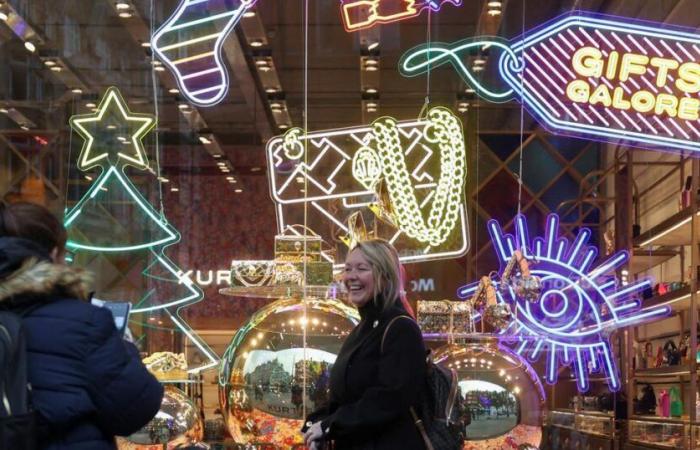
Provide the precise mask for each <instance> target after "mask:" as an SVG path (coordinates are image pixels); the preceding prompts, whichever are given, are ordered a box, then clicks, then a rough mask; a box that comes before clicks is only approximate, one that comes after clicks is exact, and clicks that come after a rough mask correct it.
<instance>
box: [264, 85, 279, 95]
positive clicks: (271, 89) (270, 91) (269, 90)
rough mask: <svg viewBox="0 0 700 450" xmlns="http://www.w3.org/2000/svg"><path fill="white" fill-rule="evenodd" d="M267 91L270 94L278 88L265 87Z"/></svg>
mask: <svg viewBox="0 0 700 450" xmlns="http://www.w3.org/2000/svg"><path fill="white" fill-rule="evenodd" d="M265 92H267V93H268V94H274V93H275V92H277V88H273V87H269V88H265Z"/></svg>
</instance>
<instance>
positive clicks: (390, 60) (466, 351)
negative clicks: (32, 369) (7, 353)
mask: <svg viewBox="0 0 700 450" xmlns="http://www.w3.org/2000/svg"><path fill="white" fill-rule="evenodd" d="M698 27H700V4H698V3H697V1H695V0H502V1H491V0H432V1H427V0H416V1H409V0H342V1H341V0H93V1H85V0H61V1H46V0H44V1H42V0H0V63H1V64H2V66H3V67H4V70H2V71H0V193H1V194H2V200H3V201H4V202H7V203H11V202H17V201H30V202H35V203H40V204H43V205H45V206H47V207H48V208H49V209H51V211H52V212H54V213H55V214H56V215H57V216H58V217H61V218H62V219H63V221H64V225H65V226H66V229H67V231H68V238H69V240H68V251H69V252H68V255H67V258H66V259H67V262H66V263H67V264H73V265H76V266H78V267H84V268H87V269H88V270H90V271H92V272H93V273H94V274H95V275H96V282H95V286H94V289H95V298H96V299H98V300H102V301H106V302H110V303H117V304H129V307H130V314H129V319H128V331H127V334H128V337H129V338H130V339H132V340H133V341H134V342H135V343H136V344H137V347H138V348H139V351H140V352H141V354H142V356H143V360H144V363H145V364H146V365H147V367H148V368H149V370H151V371H152V372H153V373H154V374H155V375H156V376H157V377H159V379H160V380H161V381H162V382H163V383H164V384H165V385H166V396H165V399H164V401H163V406H162V408H161V412H160V413H159V415H158V416H156V418H155V419H154V420H153V421H152V422H151V423H150V424H149V425H147V426H146V427H145V428H144V429H143V430H141V431H139V432H137V433H135V434H134V435H131V436H128V437H120V438H119V440H118V445H119V448H120V449H121V450H126V449H140V450H155V449H175V448H212V449H244V448H245V449H259V450H263V449H264V450H272V449H274V450H277V449H279V450H282V449H285V450H286V449H301V448H304V446H303V437H302V435H301V434H300V432H299V430H300V428H301V426H302V424H303V420H304V417H305V416H306V415H307V414H308V413H309V412H311V411H313V410H314V409H315V408H317V407H319V405H321V404H323V403H324V402H325V401H327V396H328V386H327V384H328V374H329V372H330V370H331V368H332V366H333V363H334V361H335V357H336V355H337V353H338V351H339V349H340V346H341V345H342V342H343V339H344V338H345V336H347V334H348V333H349V332H350V331H351V330H352V329H353V327H355V325H356V324H357V323H358V321H359V315H358V312H357V310H356V309H355V308H354V307H353V306H351V305H350V304H349V303H347V302H344V296H345V293H346V292H345V288H344V286H343V285H342V283H341V282H340V277H341V275H340V274H341V272H342V268H343V263H344V258H345V256H346V254H347V253H348V249H349V248H351V247H352V245H353V244H354V243H355V242H357V241H359V240H363V239H369V238H375V237H378V238H383V239H387V240H389V241H390V242H391V243H392V244H394V245H395V247H396V248H397V250H398V252H399V255H400V259H401V262H402V263H403V264H404V267H405V272H406V280H405V286H404V288H405V291H406V295H407V298H408V300H409V302H410V304H411V305H412V308H413V309H414V310H415V312H416V315H417V321H418V323H419V325H420V326H421V328H422V331H423V337H424V340H425V342H426V344H427V345H428V347H430V348H431V349H432V351H433V356H434V358H435V361H437V362H438V363H440V364H441V365H443V366H444V367H448V368H450V369H454V370H455V371H456V372H457V374H458V377H459V386H460V392H461V395H462V397H463V401H464V403H465V404H466V405H468V409H469V413H470V416H471V423H470V424H469V425H468V426H466V428H465V430H464V436H465V441H464V447H463V448H465V449H470V450H472V449H473V450H476V449H484V450H486V449H488V450H501V449H503V450H505V449H519V450H526V449H533V448H538V449H543V450H545V449H552V450H554V449H567V450H568V449H580V450H606V449H610V450H613V449H626V450H646V449H686V450H691V449H700V392H699V389H700V386H699V385H698V381H699V380H698V363H699V362H700V350H699V349H698V348H697V347H698V345H697V344H698V330H699V329H700V327H698V326H697V325H693V323H696V324H697V323H698V308H699V307H700V305H699V304H698V300H699V298H698V292H699V291H698V289H699V288H700V287H699V286H698V282H697V280H698V277H699V276H700V270H699V269H698V268H700V254H699V253H698V251H699V250H700V247H699V244H700V210H699V209H698V197H699V196H700V163H699V161H700V160H699V159H698V156H699V154H698V152H700V146H699V145H698V144H697V140H698V138H699V137H700V122H698V120H699V119H700V118H699V117H698V110H700V100H698V92H699V91H700V65H699V64H700V62H699V61H700V31H698ZM693 193H698V194H696V195H693Z"/></svg>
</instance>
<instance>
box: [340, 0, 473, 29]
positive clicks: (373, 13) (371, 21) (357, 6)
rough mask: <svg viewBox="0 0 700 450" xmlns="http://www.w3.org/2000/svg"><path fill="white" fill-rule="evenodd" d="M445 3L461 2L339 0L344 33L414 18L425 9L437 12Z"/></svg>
mask: <svg viewBox="0 0 700 450" xmlns="http://www.w3.org/2000/svg"><path fill="white" fill-rule="evenodd" d="M445 3H451V4H453V5H455V6H461V5H462V0H405V1H396V0H340V10H341V15H342V17H343V24H344V25H345V30H346V31H358V30H362V29H366V28H371V27H373V26H374V25H377V24H383V23H391V22H397V21H399V20H405V19H409V18H411V17H416V16H417V15H419V14H420V13H421V12H423V11H424V10H426V9H429V10H431V11H435V12H436V11H439V10H440V8H442V6H443V5H444V4H445Z"/></svg>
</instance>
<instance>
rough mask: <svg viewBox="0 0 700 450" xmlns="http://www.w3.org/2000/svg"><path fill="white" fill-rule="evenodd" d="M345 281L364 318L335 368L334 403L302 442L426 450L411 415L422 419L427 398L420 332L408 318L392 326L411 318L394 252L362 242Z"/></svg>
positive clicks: (348, 449) (344, 449)
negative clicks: (413, 409)
mask: <svg viewBox="0 0 700 450" xmlns="http://www.w3.org/2000/svg"><path fill="white" fill-rule="evenodd" d="M343 282H344V284H345V286H346V287H347V290H348V293H349V294H348V297H349V300H350V302H352V303H353V304H354V305H355V306H357V307H358V309H359V312H360V317H361V320H360V323H359V324H358V325H357V326H356V327H355V328H354V329H353V330H352V332H351V333H350V334H349V335H348V337H347V339H346V340H345V342H344V343H343V346H342V347H341V349H340V352H339V354H338V357H337V359H336V361H335V364H334V365H333V368H332V369H331V374H330V401H329V403H328V406H327V407H325V408H322V409H319V410H317V411H314V412H313V413H311V414H310V415H309V417H308V418H307V419H306V425H305V427H304V429H303V430H302V431H303V432H304V441H305V443H306V445H308V446H309V447H310V448H311V449H312V450H317V449H323V448H326V447H327V446H326V444H327V443H329V442H332V445H333V448H334V449H336V450H361V449H374V450H381V449H401V450H424V449H425V445H424V443H423V440H422V438H421V435H420V433H419V431H418V428H417V426H416V424H415V423H414V420H413V419H412V416H411V412H410V408H411V407H413V408H415V409H416V411H417V413H418V414H419V415H420V410H419V405H420V403H421V402H420V399H421V397H420V396H421V395H424V386H425V377H426V373H425V367H426V365H425V354H426V352H425V345H424V343H423V338H422V335H421V331H420V329H419V328H418V325H417V324H416V322H415V321H414V320H409V319H408V318H399V319H397V320H396V321H394V322H393V323H392V325H391V326H390V327H389V328H387V325H388V324H389V322H391V321H392V319H394V318H396V317H398V316H406V315H408V314H409V312H408V311H407V309H406V307H404V306H403V304H405V302H402V299H401V295H402V292H401V289H402V283H401V275H400V265H399V258H398V254H397V252H396V250H395V249H394V248H393V247H392V246H391V244H389V243H388V242H386V241H383V240H379V239H373V240H369V241H363V242H359V243H358V244H357V245H356V246H355V247H354V248H353V250H352V251H351V252H350V253H349V254H348V257H347V259H346V261H345V272H344V275H343ZM408 308H410V307H408ZM385 332H386V334H385ZM382 342H383V344H382Z"/></svg>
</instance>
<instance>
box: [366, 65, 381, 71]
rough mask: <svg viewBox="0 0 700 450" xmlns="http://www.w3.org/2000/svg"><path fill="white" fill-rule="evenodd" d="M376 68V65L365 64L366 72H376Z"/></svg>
mask: <svg viewBox="0 0 700 450" xmlns="http://www.w3.org/2000/svg"><path fill="white" fill-rule="evenodd" d="M377 70H379V68H378V67H377V66H365V71H366V72H376V71H377Z"/></svg>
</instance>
